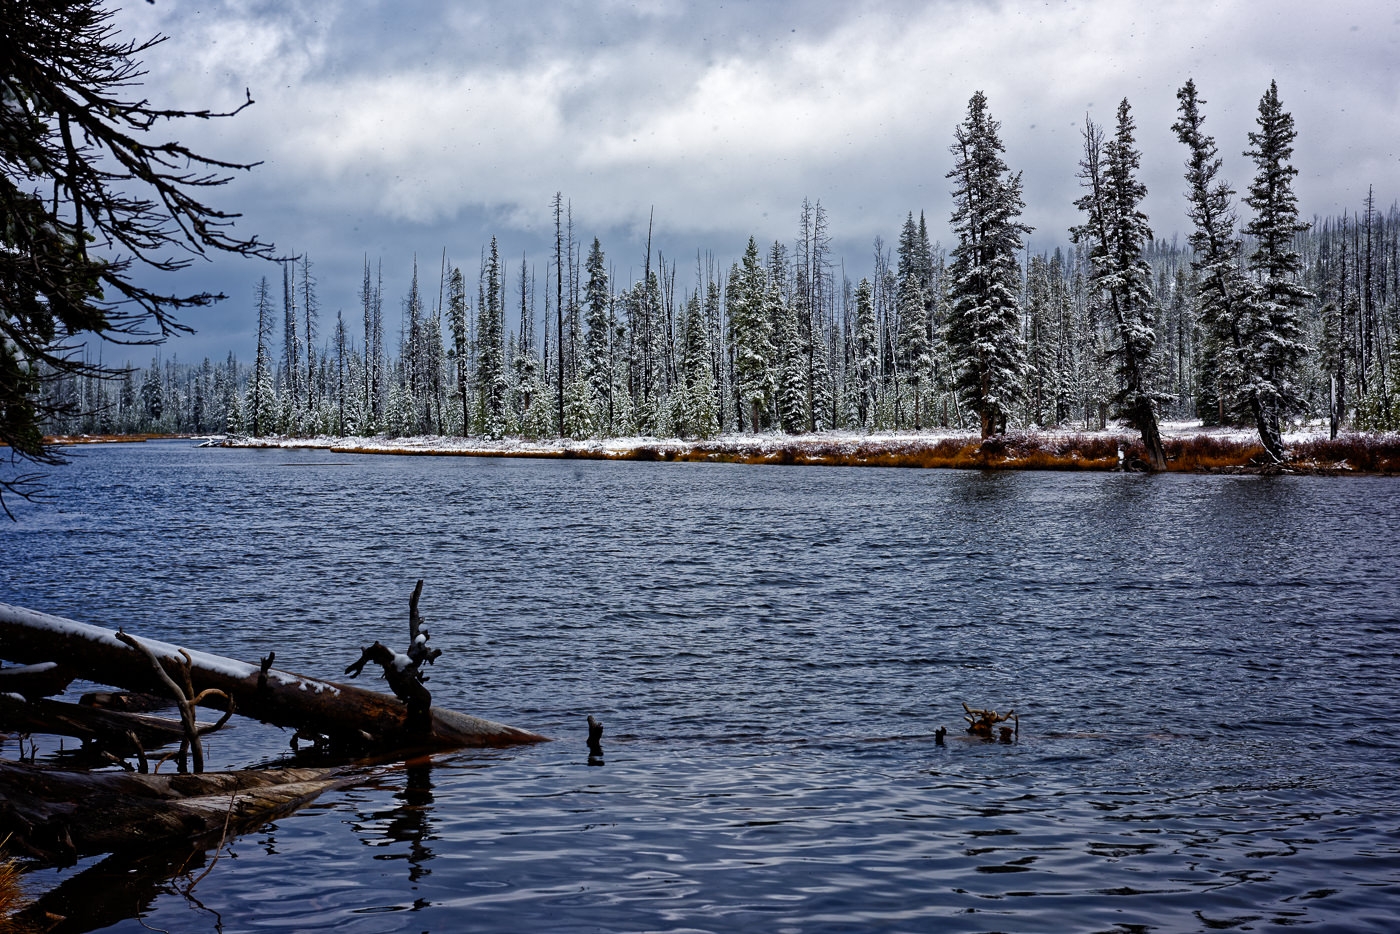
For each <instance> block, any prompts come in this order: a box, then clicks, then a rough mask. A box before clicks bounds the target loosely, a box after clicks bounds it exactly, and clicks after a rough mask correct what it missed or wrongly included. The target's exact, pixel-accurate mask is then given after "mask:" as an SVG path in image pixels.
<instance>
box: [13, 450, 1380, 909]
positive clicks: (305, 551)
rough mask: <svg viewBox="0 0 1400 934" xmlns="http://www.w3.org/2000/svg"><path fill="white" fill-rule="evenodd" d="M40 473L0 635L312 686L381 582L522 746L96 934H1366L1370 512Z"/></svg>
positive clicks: (1375, 490)
mask: <svg viewBox="0 0 1400 934" xmlns="http://www.w3.org/2000/svg"><path fill="white" fill-rule="evenodd" d="M78 455H79V456H78V459H77V460H76V461H75V463H74V464H72V465H70V466H68V467H66V468H63V469H62V470H60V471H58V472H56V473H54V474H53V475H52V476H51V478H50V479H49V481H48V484H49V488H50V490H51V492H52V493H53V494H54V496H55V500H54V502H52V503H50V504H48V505H45V506H41V507H35V506H29V505H22V506H21V507H20V508H19V509H18V510H17V511H18V513H19V517H20V518H19V522H18V523H17V524H14V525H11V526H9V527H8V528H4V529H3V530H0V568H3V569H4V570H3V572H0V600H3V601H5V602H10V603H15V604H19V605H23V606H29V607H32V608H34V609H39V610H43V611H46V612H51V613H57V614H59V615H65V616H70V617H73V618H75V619H80V620H83V621H87V622H92V623H98V624H105V625H114V626H115V625H122V626H125V627H126V628H127V629H129V630H131V631H134V632H136V633H139V634H143V635H149V636H152V637H155V638H160V639H165V640H168V641H174V642H180V643H183V644H186V645H189V646H192V647H199V648H204V649H207V650H210V651H215V652H220V653H223V654H228V655H232V656H235V657H238V658H243V659H247V660H255V659H257V658H258V657H261V656H262V655H265V654H266V653H267V652H268V651H269V650H275V651H276V653H277V664H278V666H279V667H285V668H287V669H290V670H294V671H301V672H304V673H307V674H311V675H317V676H322V677H328V678H336V679H338V678H341V677H343V676H342V675H341V672H342V671H343V669H344V667H345V665H346V664H348V663H349V662H351V661H353V660H355V658H357V657H358V654H359V651H358V650H359V646H361V645H365V644H368V643H369V642H370V641H373V640H374V639H380V640H383V641H385V642H387V643H390V644H394V645H398V644H400V643H402V642H403V641H405V640H406V635H407V625H406V617H407V608H406V604H407V597H408V594H409V592H410V591H411V590H412V586H413V582H414V581H415V580H416V579H417V578H419V577H422V578H425V579H426V581H427V583H426V589H425V591H424V596H423V603H422V610H423V613H424V615H425V617H427V619H428V625H429V628H430V629H431V631H432V633H433V639H434V642H435V643H436V644H437V645H438V646H439V647H440V648H442V649H443V650H444V653H445V654H444V655H443V657H442V658H441V659H440V660H439V662H438V665H437V666H436V667H435V668H434V669H433V671H432V680H431V681H430V682H429V687H430V688H431V689H432V690H433V692H434V701H435V703H439V704H442V705H445V706H451V707H455V708H458V709H462V710H465V711H467V712H471V713H476V714H479V715H482V716H487V717H491V718H493V719H497V720H502V721H504V722H507V723H511V724H513V725H516V726H521V727H525V728H529V729H533V730H536V731H538V732H541V733H544V734H546V735H549V736H552V737H556V738H557V740H558V741H557V742H553V743H548V744H543V745H540V746H535V747H530V748H525V749H514V750H506V751H494V752H462V753H456V754H452V755H446V756H440V757H437V758H435V759H433V760H432V761H431V762H420V763H415V764H412V765H410V766H407V767H404V766H400V767H396V768H389V769H384V770H381V771H378V772H376V773H373V774H372V775H370V776H368V777H367V779H366V781H365V782H364V783H362V784H360V785H357V786H355V787H353V788H351V789H348V790H345V791H341V792H334V793H330V794H328V795H326V796H325V797H323V798H322V799H320V800H319V801H318V802H317V803H316V804H315V805H314V806H312V807H310V808H308V809H306V810H303V811H301V812H299V813H297V814H295V815H292V816H289V817H286V818H284V819H282V820H279V821H277V822H276V823H275V824H273V825H271V826H269V827H268V828H266V829H265V830H263V831H262V832H260V833H255V834H250V835H247V836H244V837H242V838H240V839H238V840H236V841H235V842H233V843H232V844H231V845H230V846H229V847H228V848H227V849H226V850H225V852H224V855H223V856H222V857H221V858H220V860H219V862H218V863H217V865H215V866H214V869H213V871H212V872H210V873H209V875H208V876H206V877H204V878H203V879H201V880H200V881H199V882H198V886H197V888H194V889H192V890H191V889H189V883H190V882H191V881H193V876H194V875H197V874H198V872H202V871H203V870H202V869H199V870H198V871H195V872H192V873H191V874H189V875H187V876H185V877H184V879H183V880H181V879H178V878H177V879H176V880H175V882H173V883H169V884H166V885H164V886H162V887H160V888H159V889H157V890H155V891H153V892H151V893H148V894H144V895H142V896H141V897H140V898H139V899H134V901H136V903H135V904H133V905H132V906H131V909H130V911H129V912H127V913H126V914H124V915H121V917H124V918H125V920H121V921H118V922H117V923H115V924H113V925H112V926H111V927H110V928H109V929H110V930H113V931H122V932H132V934H135V932H139V931H144V930H146V928H145V927H144V925H150V926H151V927H156V928H161V929H165V930H169V931H203V930H215V929H219V930H223V931H230V932H231V931H262V930H278V929H280V930H289V931H304V930H338V931H364V932H385V931H438V932H449V931H466V930H562V931H595V930H607V931H634V930H638V931H640V930H663V931H735V930H756V931H850V930H862V931H865V930H880V931H885V930H887V931H928V930H940V931H999V930H1008V931H1064V930H1086V931H1150V930H1159V931H1177V930H1214V929H1237V930H1256V931H1257V930H1274V929H1279V928H1283V927H1293V926H1303V927H1305V928H1306V929H1309V930H1315V931H1322V930H1339V931H1341V930H1345V931H1367V930H1374V931H1389V930H1393V929H1394V927H1395V924H1396V919H1397V918H1400V741H1397V740H1396V738H1395V736H1394V724H1395V723H1396V722H1400V685H1397V674H1396V673H1397V671H1400V668H1397V660H1398V659H1400V625H1398V623H1400V609H1398V607H1400V580H1398V579H1397V568H1400V531H1397V530H1400V485H1398V483H1397V481H1396V480H1394V479H1386V478H1344V479H1334V478H1310V477H1276V478H1261V477H1202V476H1163V477H1144V476H1136V475H1117V474H1085V475H1079V474H1063V473H1053V474H1052V473H990V472H989V473H973V472H954V471H918V470H879V469H858V468H851V469H843V468H803V467H776V466H745V465H716V464H685V463H679V464H665V463H661V464H656V463H652V464H648V463H608V462H596V461H586V462H584V461H539V460H501V459H476V458H428V457H396V456H374V457H347V456H343V455H335V454H331V453H329V452H324V451H306V450H294V451H276V450H259V451H238V450H218V449H198V448H195V447H193V446H192V445H190V444H188V443H158V444H152V443H148V444H142V445H119V446H105V447H98V448H85V449H83V450H81V451H79V452H78ZM362 677H368V674H367V675H366V676H362ZM376 684H378V685H382V682H375V681H371V682H370V685H371V686H376ZM963 701H967V702H969V703H971V704H973V705H974V706H991V707H996V708H999V709H1002V710H1005V709H1006V708H1007V707H1012V706H1014V707H1015V708H1016V710H1017V711H1018V712H1019V713H1020V717H1021V719H1020V734H1019V739H1018V741H1017V742H1016V743H1014V744H1010V745H1003V744H999V743H990V744H988V743H981V742H975V741H968V740H967V739H965V738H964V737H962V736H961V735H960V729H961V713H962V711H961V704H962V702H963ZM587 714H594V715H595V716H597V717H598V718H599V719H601V720H603V721H604V722H605V724H606V728H607V733H606V735H605V737H604V748H605V751H606V756H605V763H606V764H605V765H603V766H601V767H597V766H590V765H589V764H588V756H587V750H586V748H585V745H584V737H585V732H586V730H585V726H584V717H585V715H587ZM939 725H945V726H947V727H948V728H949V730H950V737H949V742H948V744H947V745H946V746H944V747H939V746H937V745H935V743H934V741H933V732H934V730H935V728H936V727H938V726H939ZM287 738H288V737H287V734H284V733H280V732H279V731H276V730H270V729H267V728H261V727H257V726H255V725H249V724H244V725H240V726H239V727H237V728H236V729H234V730H232V731H231V732H228V733H227V734H225V735H222V736H219V737H215V738H213V739H211V741H210V745H211V747H212V748H211V750H210V756H211V758H212V759H213V760H214V762H215V764H217V765H228V766H235V767H236V766H242V765H246V764H249V763H251V762H257V761H264V760H267V759H269V758H272V757H275V756H278V755H280V754H281V753H282V751H283V748H284V747H285V745H286V741H287ZM13 751H14V747H13V746H9V747H8V748H7V752H6V754H7V755H8V754H13ZM41 752H42V750H41ZM85 865H87V864H83V865H80V866H79V867H76V868H75V869H73V870H66V871H64V872H61V873H56V872H50V873H48V874H45V875H44V876H43V881H44V883H45V884H51V883H52V882H55V881H58V880H60V879H63V878H67V877H70V876H72V875H73V874H75V873H76V872H77V871H79V870H81V869H83V868H85ZM182 893H183V894H182ZM138 913H139V914H140V916H141V917H140V920H138V919H137V918H136V915H137V914H138Z"/></svg>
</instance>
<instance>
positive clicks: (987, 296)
mask: <svg viewBox="0 0 1400 934" xmlns="http://www.w3.org/2000/svg"><path fill="white" fill-rule="evenodd" d="M1000 127H1001V124H1000V123H998V122H997V121H996V120H993V119H992V118H991V117H990V116H989V115H988V113H987V98H986V96H985V95H984V94H983V93H982V92H981V91H978V92H977V93H976V94H974V95H973V96H972V99H971V100H970V101H968V105H967V118H966V119H965V120H964V121H963V122H962V123H961V124H959V125H958V127H957V128H956V130H955V131H954V139H955V142H954V143H953V145H952V146H951V147H949V148H950V151H951V152H952V153H953V156H954V159H955V161H954V165H953V169H952V171H950V172H949V173H948V175H947V177H948V178H950V179H953V204H954V208H953V216H952V227H953V233H954V235H955V236H956V237H957V239H958V243H957V246H956V247H954V248H953V254H952V255H953V262H952V265H951V266H950V267H949V269H948V274H947V279H948V280H949V284H948V301H949V308H948V319H947V322H946V324H945V325H944V335H945V336H944V339H945V340H946V341H947V343H948V348H949V353H950V355H951V357H952V365H953V368H954V382H955V385H956V386H957V389H958V391H959V393H960V394H961V396H962V401H963V404H964V405H966V406H967V407H968V408H970V409H971V410H972V411H973V412H975V413H976V414H977V417H978V419H979V421H980V423H981V430H982V437H983V438H987V437H990V436H991V435H993V434H998V433H1000V432H1002V431H1004V430H1005V428H1006V417H1007V414H1008V412H1009V410H1010V406H1011V404H1012V403H1013V402H1014V401H1015V400H1016V398H1017V397H1018V396H1019V394H1020V392H1021V385H1022V380H1023V377H1024V374H1025V369H1026V362H1025V347H1024V345H1023V343H1022V341H1021V316H1020V304H1019V301H1018V297H1017V296H1018V294H1019V292H1020V288H1021V283H1020V280H1021V274H1020V266H1019V264H1018V263H1017V259H1016V257H1017V256H1018V254H1019V253H1020V252H1021V249H1022V248H1023V241H1022V239H1021V238H1022V235H1024V234H1028V233H1030V232H1031V228H1030V227H1029V226H1027V225H1026V224H1023V223H1021V221H1019V220H1018V218H1019V217H1020V216H1021V211H1022V209H1023V208H1024V207H1025V202H1024V201H1022V199H1021V173H1019V172H1017V173H1016V174H1015V175H1012V174H1011V173H1010V170H1009V169H1008V168H1007V166H1006V163H1005V162H1004V161H1003V160H1002V158H1001V154H1002V153H1003V152H1005V149H1006V147H1005V146H1003V145H1002V142H1001V139H1000V138H999V137H998V135H997V131H998V130H999V129H1000Z"/></svg>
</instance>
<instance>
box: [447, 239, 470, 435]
mask: <svg viewBox="0 0 1400 934" xmlns="http://www.w3.org/2000/svg"><path fill="white" fill-rule="evenodd" d="M447 317H448V320H449V322H450V324H451V327H452V362H453V369H454V370H455V373H456V377H457V408H458V410H459V411H460V412H461V417H462V428H461V430H462V432H463V433H466V431H467V430H468V429H469V428H470V426H471V408H470V406H471V389H470V383H471V380H470V374H471V369H470V365H471V360H470V355H471V347H470V339H471V335H470V334H469V333H468V329H467V285H466V281H465V280H464V279H463V278H462V270H461V269H460V268H458V267H456V266H453V267H452V275H451V276H449V277H448V280H447Z"/></svg>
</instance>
